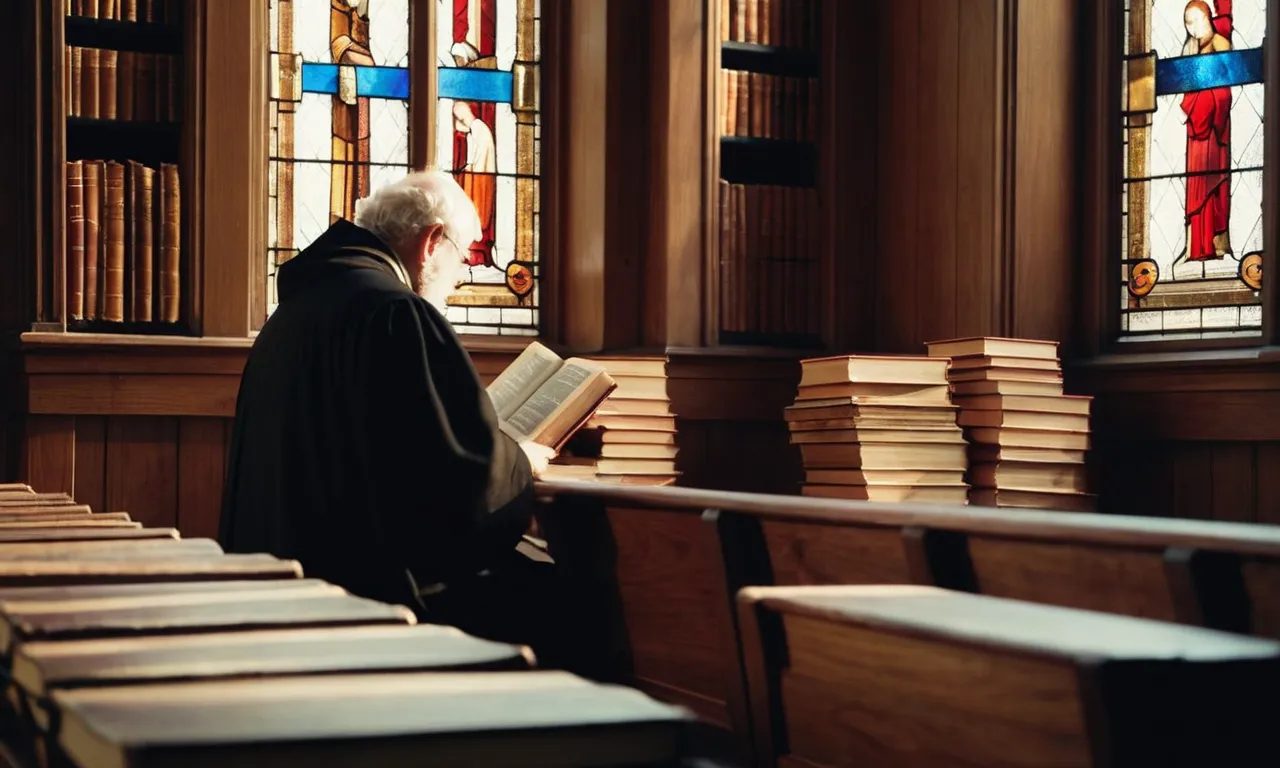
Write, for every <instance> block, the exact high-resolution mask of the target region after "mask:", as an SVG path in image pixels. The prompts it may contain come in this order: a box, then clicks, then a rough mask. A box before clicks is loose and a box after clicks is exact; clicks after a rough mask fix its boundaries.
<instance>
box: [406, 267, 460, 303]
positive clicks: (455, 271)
mask: <svg viewBox="0 0 1280 768" xmlns="http://www.w3.org/2000/svg"><path fill="white" fill-rule="evenodd" d="M441 255H442V256H443V254H441ZM461 267H462V264H461V261H459V263H458V266H457V267H456V268H455V267H453V265H451V264H446V259H444V258H440V257H437V256H429V257H427V258H426V259H425V260H424V261H423V262H422V268H421V269H419V270H418V274H416V275H413V276H412V279H410V281H409V282H410V284H411V285H412V287H413V290H414V292H415V293H417V294H418V295H419V296H421V297H422V298H424V299H426V300H427V301H429V302H430V303H431V304H432V305H433V306H435V308H436V309H438V310H440V314H442V315H443V314H445V311H446V300H447V299H448V298H449V294H451V293H453V289H454V286H456V285H457V284H458V278H459V277H460V276H461V275H460V273H461V271H462V269H461Z"/></svg>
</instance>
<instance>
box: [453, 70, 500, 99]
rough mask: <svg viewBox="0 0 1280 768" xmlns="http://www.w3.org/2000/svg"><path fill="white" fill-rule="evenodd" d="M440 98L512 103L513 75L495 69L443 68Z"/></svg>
mask: <svg viewBox="0 0 1280 768" xmlns="http://www.w3.org/2000/svg"><path fill="white" fill-rule="evenodd" d="M439 73H440V81H439V84H440V89H439V96H440V98H442V99H459V100H464V101H494V102H510V101H511V73H510V72H500V71H498V70H495V69H459V68H456V67H441V68H440V69H439Z"/></svg>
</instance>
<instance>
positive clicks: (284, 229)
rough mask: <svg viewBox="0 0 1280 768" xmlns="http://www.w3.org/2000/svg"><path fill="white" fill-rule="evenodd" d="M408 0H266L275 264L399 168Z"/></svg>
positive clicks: (271, 257) (405, 158)
mask: <svg viewBox="0 0 1280 768" xmlns="http://www.w3.org/2000/svg"><path fill="white" fill-rule="evenodd" d="M409 2H410V0H268V2H267V14H268V24H269V28H268V34H269V39H270V44H271V54H270V55H271V62H270V69H269V78H270V100H271V101H270V126H269V130H270V134H269V136H268V152H269V185H270V186H269V200H270V206H271V210H270V213H269V215H268V217H267V221H268V247H269V254H268V260H267V272H268V277H267V280H268V286H269V288H268V297H269V298H268V310H270V308H271V307H273V306H274V304H275V298H274V290H275V270H276V267H277V266H279V265H280V264H282V263H284V262H285V261H287V260H288V259H289V258H291V257H292V256H293V255H295V254H296V253H297V252H298V250H300V249H301V248H305V247H306V246H307V245H308V244H310V243H311V241H312V240H314V239H315V238H316V237H318V236H319V235H320V234H321V233H323V232H324V231H325V229H327V228H328V227H329V225H330V224H331V223H332V222H333V221H335V220H336V219H337V218H339V217H345V218H348V219H350V218H351V217H352V216H354V213H355V201H356V200H358V199H360V198H361V197H364V196H366V195H368V194H369V191H370V190H371V189H373V188H374V187H376V186H379V185H381V184H385V183H387V182H390V181H394V180H395V179H397V178H400V177H402V176H403V175H404V174H405V173H407V172H408V170H409V62H410V51H409Z"/></svg>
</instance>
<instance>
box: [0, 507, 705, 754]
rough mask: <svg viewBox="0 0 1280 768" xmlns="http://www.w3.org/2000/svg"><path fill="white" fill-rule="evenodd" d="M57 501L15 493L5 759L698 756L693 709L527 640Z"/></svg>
mask: <svg viewBox="0 0 1280 768" xmlns="http://www.w3.org/2000/svg"><path fill="white" fill-rule="evenodd" d="M22 493H23V492H22V491H19V494H22ZM28 495H31V494H28ZM55 501H57V499H48V502H49V503H48V504H45V505H28V506H24V507H21V509H22V511H21V512H15V513H13V514H12V515H10V514H9V513H10V512H11V511H12V510H14V509H19V507H15V506H8V507H4V506H0V666H4V667H8V669H6V670H5V672H6V677H7V678H8V679H9V680H10V681H12V682H11V684H9V685H8V686H7V687H6V688H5V689H4V694H5V696H4V700H3V704H4V705H7V708H6V707H0V764H13V765H24V766H25V765H34V764H40V765H43V766H49V767H50V768H52V766H71V765H78V766H97V765H113V764H118V763H120V761H122V760H124V761H126V762H127V761H132V760H139V759H141V760H145V761H147V762H148V763H149V764H175V765H176V764H179V763H181V764H184V765H185V764H187V763H188V762H189V761H190V760H192V759H196V758H199V760H204V761H206V763H205V764H209V763H208V762H207V761H208V760H209V759H210V757H209V756H210V755H211V754H212V755H214V758H213V759H214V760H216V761H219V762H217V763H216V764H227V765H234V764H242V762H243V761H244V760H249V761H250V762H252V761H253V760H258V761H266V763H271V762H272V761H275V760H277V759H284V760H285V761H286V762H288V760H289V759H290V756H295V757H296V756H298V755H306V759H307V762H308V764H314V765H319V766H325V765H340V764H346V763H348V762H350V761H352V760H355V761H356V762H362V761H364V760H369V761H372V762H374V763H377V764H379V765H393V766H394V765H418V764H421V763H422V760H423V759H424V757H426V755H425V754H424V753H423V751H422V750H424V749H430V750H432V754H431V755H430V757H432V758H433V759H434V758H443V759H444V760H445V762H446V763H447V762H449V760H450V759H451V758H450V756H452V758H456V760H457V761H461V762H465V763H475V762H476V761H477V760H480V762H485V759H483V755H484V754H492V755H497V756H499V758H500V759H501V760H506V761H511V760H517V761H518V762H520V763H521V764H540V763H543V762H550V763H555V764H560V762H561V761H563V759H564V758H565V757H566V756H568V757H569V758H570V759H571V760H573V759H580V760H581V761H582V762H584V763H595V762H597V761H599V762H602V763H608V764H615V763H620V762H628V763H633V762H634V763H638V764H654V765H675V764H678V763H679V762H680V759H681V758H682V756H684V755H685V754H686V753H689V752H690V751H691V748H690V742H689V737H690V736H691V735H692V734H693V733H696V731H697V730H698V728H696V727H694V726H695V725H696V722H695V721H694V720H693V719H692V717H691V715H689V713H687V712H685V711H683V710H680V709H676V708H672V707H670V706H668V705H665V704H661V703H659V702H657V701H655V700H652V699H650V698H648V697H645V696H643V695H642V694H639V693H637V692H634V691H628V690H624V689H621V688H610V687H601V686H598V685H596V684H594V683H591V682H589V681H588V680H586V679H584V678H578V677H575V676H572V675H568V674H563V673H538V672H531V671H529V669H530V667H531V666H532V664H533V661H534V659H533V657H532V654H531V652H530V651H529V650H528V649H527V648H523V647H519V646H510V645H504V644H500V643H492V642H488V641H484V640H481V639H479V638H474V637H469V636H467V635H464V634H463V633H461V632H459V631H458V630H456V629H453V628H449V627H437V626H419V625H418V624H417V620H416V618H415V616H414V614H413V612H412V611H411V610H410V609H408V608H407V607H404V606H393V605H389V604H386V603H381V602H378V601H374V600H367V599H364V598H360V597H356V596H354V595H350V594H348V593H347V592H346V591H345V590H343V589H341V588H339V587H337V586H334V585H332V584H328V583H326V582H324V581H320V580H316V579H304V578H302V571H301V567H300V566H299V564H298V563H296V562H293V561H289V560H280V559H277V558H275V557H271V556H269V555H245V554H226V553H224V552H223V551H222V548H221V547H220V546H218V544H217V543H216V542H214V541H212V540H209V539H182V538H180V536H179V535H178V534H177V532H176V531H173V530H172V529H159V530H157V531H155V532H152V533H147V534H146V535H143V534H142V533H135V534H133V535H130V536H128V537H127V538H126V537H121V536H119V535H118V534H115V535H107V536H102V535H101V534H99V533H98V532H99V531H101V530H104V529H103V528H102V527H101V526H103V525H104V524H106V523H120V522H130V523H131V525H133V526H134V527H133V528H129V529H126V530H130V531H142V530H144V529H140V528H138V527H137V524H136V523H132V521H129V520H128V515H127V514H126V513H109V514H106V515H103V514H93V513H92V512H91V511H90V510H88V508H83V509H80V508H78V507H76V506H75V505H74V504H72V503H70V501H69V500H63V501H67V502H68V503H66V504H61V505H58V504H55V503H54V502H55ZM8 517H12V518H14V519H13V520H12V523H13V524H15V525H16V524H19V523H20V524H22V527H21V530H20V531H17V530H8V529H7V528H5V527H4V526H5V523H6V522H8V521H7V520H6V518H8ZM95 525H96V526H98V527H94V526H95ZM111 530H121V529H111ZM63 531H74V532H76V533H73V534H71V535H68V534H66V533H63ZM456 670H466V671H468V672H471V673H474V674H470V675H467V676H465V677H464V676H461V675H456V674H453V673H452V671H456ZM504 670H520V674H519V675H511V674H510V673H509V672H506V671H504ZM424 671H431V672H433V673H434V674H430V675H422V674H421V673H422V672H424ZM388 672H394V673H396V674H394V675H392V674H371V673H388ZM140 705H141V709H140V708H139V707H140ZM143 710H145V711H143ZM299 713H302V714H301V715H300V714H299ZM365 715H368V717H364V716H365ZM64 747H65V749H64ZM527 750H533V752H532V753H530V754H528V755H526V754H522V753H525V752H526V751H527ZM539 752H540V753H541V756H539ZM526 758H528V759H526ZM166 761H169V762H166Z"/></svg>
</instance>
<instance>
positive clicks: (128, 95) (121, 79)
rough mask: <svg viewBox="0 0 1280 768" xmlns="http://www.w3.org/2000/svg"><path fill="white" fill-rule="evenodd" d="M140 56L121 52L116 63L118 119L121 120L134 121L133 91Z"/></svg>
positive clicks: (130, 52) (129, 52)
mask: <svg viewBox="0 0 1280 768" xmlns="http://www.w3.org/2000/svg"><path fill="white" fill-rule="evenodd" d="M137 56H138V54H136V53H134V52H133V51H120V58H119V60H118V61H117V63H116V117H117V118H118V119H120V120H134V119H136V118H137V115H135V114H134V105H133V90H134V86H135V83H134V80H135V79H136V78H137V76H138V75H137V72H136V68H137V64H136V63H135V62H136V61H137Z"/></svg>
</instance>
